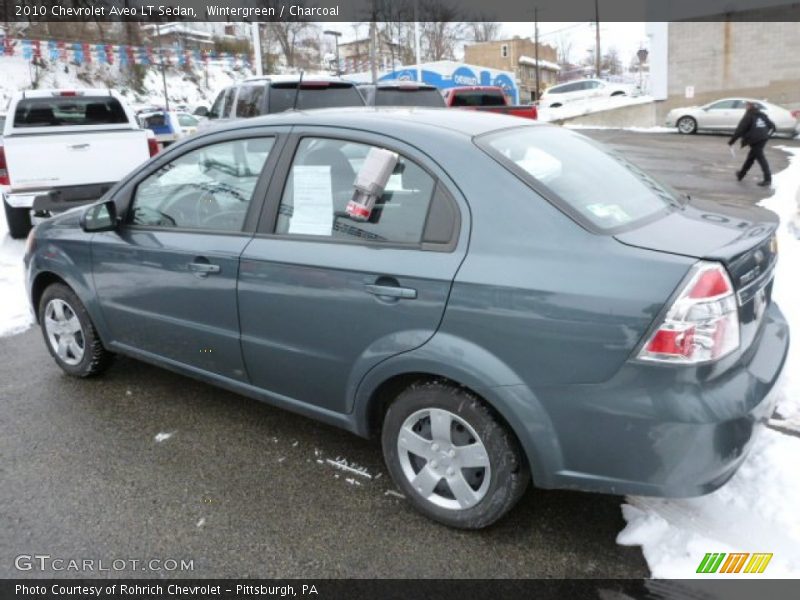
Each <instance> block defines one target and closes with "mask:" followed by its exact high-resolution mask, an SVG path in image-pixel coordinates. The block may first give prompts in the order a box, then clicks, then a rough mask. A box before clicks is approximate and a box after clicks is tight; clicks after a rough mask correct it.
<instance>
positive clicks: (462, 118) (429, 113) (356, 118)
mask: <svg viewBox="0 0 800 600" xmlns="http://www.w3.org/2000/svg"><path fill="white" fill-rule="evenodd" d="M267 125H286V126H292V125H303V126H323V127H325V126H327V127H342V128H346V129H362V130H365V131H370V132H374V133H378V134H383V135H387V136H397V135H398V134H400V133H402V132H403V131H407V130H419V131H422V132H426V133H430V134H434V133H435V132H437V131H439V132H441V133H442V134H444V133H449V134H453V133H457V134H461V135H464V136H466V137H473V136H476V135H481V134H483V133H488V132H490V131H498V130H501V129H509V128H513V127H520V126H527V125H533V126H540V127H546V126H547V125H545V124H543V123H537V122H536V121H530V120H527V119H526V120H522V119H520V118H519V117H512V116H507V115H501V114H497V113H491V112H483V111H472V110H459V109H453V108H422V107H347V108H322V109H315V110H305V111H303V110H297V111H295V110H291V111H286V112H282V113H274V114H271V115H265V116H260V117H253V118H250V119H245V120H242V121H234V122H232V123H228V124H225V125H222V126H220V127H215V128H214V129H213V132H215V133H217V132H220V131H226V130H227V131H231V130H235V129H247V128H252V127H263V126H267Z"/></svg>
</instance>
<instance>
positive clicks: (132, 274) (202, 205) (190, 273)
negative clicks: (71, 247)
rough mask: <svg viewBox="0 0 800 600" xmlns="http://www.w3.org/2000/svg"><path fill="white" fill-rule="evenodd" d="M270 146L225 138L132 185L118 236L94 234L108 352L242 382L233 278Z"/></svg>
mask: <svg viewBox="0 0 800 600" xmlns="http://www.w3.org/2000/svg"><path fill="white" fill-rule="evenodd" d="M274 141H275V138H274V137H270V136H259V137H248V138H243V139H233V140H231V139H228V140H226V141H220V142H218V143H211V144H207V145H203V146H201V147H198V148H195V149H192V150H188V151H186V152H184V153H182V154H181V155H180V156H177V157H176V158H175V159H174V160H171V161H169V162H166V163H165V164H163V165H161V166H160V167H159V168H157V169H156V170H155V171H153V172H151V173H150V174H149V175H147V176H146V177H144V178H143V179H142V180H141V181H140V182H139V183H138V185H136V187H135V190H134V191H133V192H132V200H131V203H130V206H129V208H128V210H127V214H126V217H125V222H124V223H123V225H122V226H121V227H120V229H119V230H118V231H114V232H108V233H102V234H97V235H96V236H95V237H94V239H93V241H92V254H93V265H94V281H95V286H96V289H97V295H98V297H99V299H100V302H101V306H102V309H103V313H104V316H105V319H106V321H107V322H108V325H109V328H110V330H111V334H112V338H113V341H112V346H114V345H118V346H121V347H123V348H126V349H131V350H136V351H139V352H143V353H146V354H147V355H152V356H158V357H160V358H166V359H168V360H171V361H174V362H176V363H179V364H180V365H183V366H189V367H193V368H196V369H201V370H203V371H209V372H213V373H216V374H220V375H223V376H225V377H229V378H232V379H238V380H242V381H245V380H246V374H245V370H244V365H243V362H242V357H241V349H240V346H239V314H238V309H237V301H236V278H237V275H238V270H239V256H240V255H241V253H242V250H244V248H245V246H246V245H247V243H248V242H249V241H250V239H251V237H252V235H253V233H252V228H251V230H250V231H249V232H248V231H247V227H246V222H247V221H248V214H249V213H250V212H251V211H253V210H256V211H258V210H260V208H261V203H260V202H256V206H253V203H254V198H258V195H259V193H260V195H261V198H262V199H263V196H264V193H265V190H266V185H267V183H266V181H265V179H266V178H268V171H269V168H267V169H265V168H264V166H265V164H267V161H268V157H269V155H270V151H271V149H272V147H273V145H274ZM250 220H252V217H251V218H250Z"/></svg>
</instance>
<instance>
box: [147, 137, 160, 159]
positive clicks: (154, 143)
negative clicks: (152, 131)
mask: <svg viewBox="0 0 800 600" xmlns="http://www.w3.org/2000/svg"><path fill="white" fill-rule="evenodd" d="M147 151H148V152H150V156H155V155H156V154H158V140H157V139H156V138H154V137H149V138H147Z"/></svg>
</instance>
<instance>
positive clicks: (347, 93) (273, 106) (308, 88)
mask: <svg viewBox="0 0 800 600" xmlns="http://www.w3.org/2000/svg"><path fill="white" fill-rule="evenodd" d="M295 96H296V97H297V104H296V108H297V109H298V110H307V109H312V108H335V107H340V106H364V98H363V97H362V96H361V94H360V93H359V92H358V90H357V89H356V86H354V85H352V84H349V83H339V82H333V83H329V82H323V83H319V84H316V83H308V84H306V83H304V84H302V86H301V87H300V90H299V91H298V89H297V83H296V82H292V83H274V84H272V86H271V88H270V92H269V112H271V113H275V112H283V111H285V110H289V109H291V108H293V107H295Z"/></svg>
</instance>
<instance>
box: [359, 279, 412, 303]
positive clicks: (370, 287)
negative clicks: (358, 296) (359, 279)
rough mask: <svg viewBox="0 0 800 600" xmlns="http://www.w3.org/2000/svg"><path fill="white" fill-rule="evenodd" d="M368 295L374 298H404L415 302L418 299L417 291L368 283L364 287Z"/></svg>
mask: <svg viewBox="0 0 800 600" xmlns="http://www.w3.org/2000/svg"><path fill="white" fill-rule="evenodd" d="M364 289H365V290H367V293H368V294H372V295H373V296H383V297H384V298H402V299H404V300H415V299H416V297H417V290H415V289H412V288H404V287H400V286H396V285H377V284H374V283H368V284H366V285H365V286H364Z"/></svg>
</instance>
